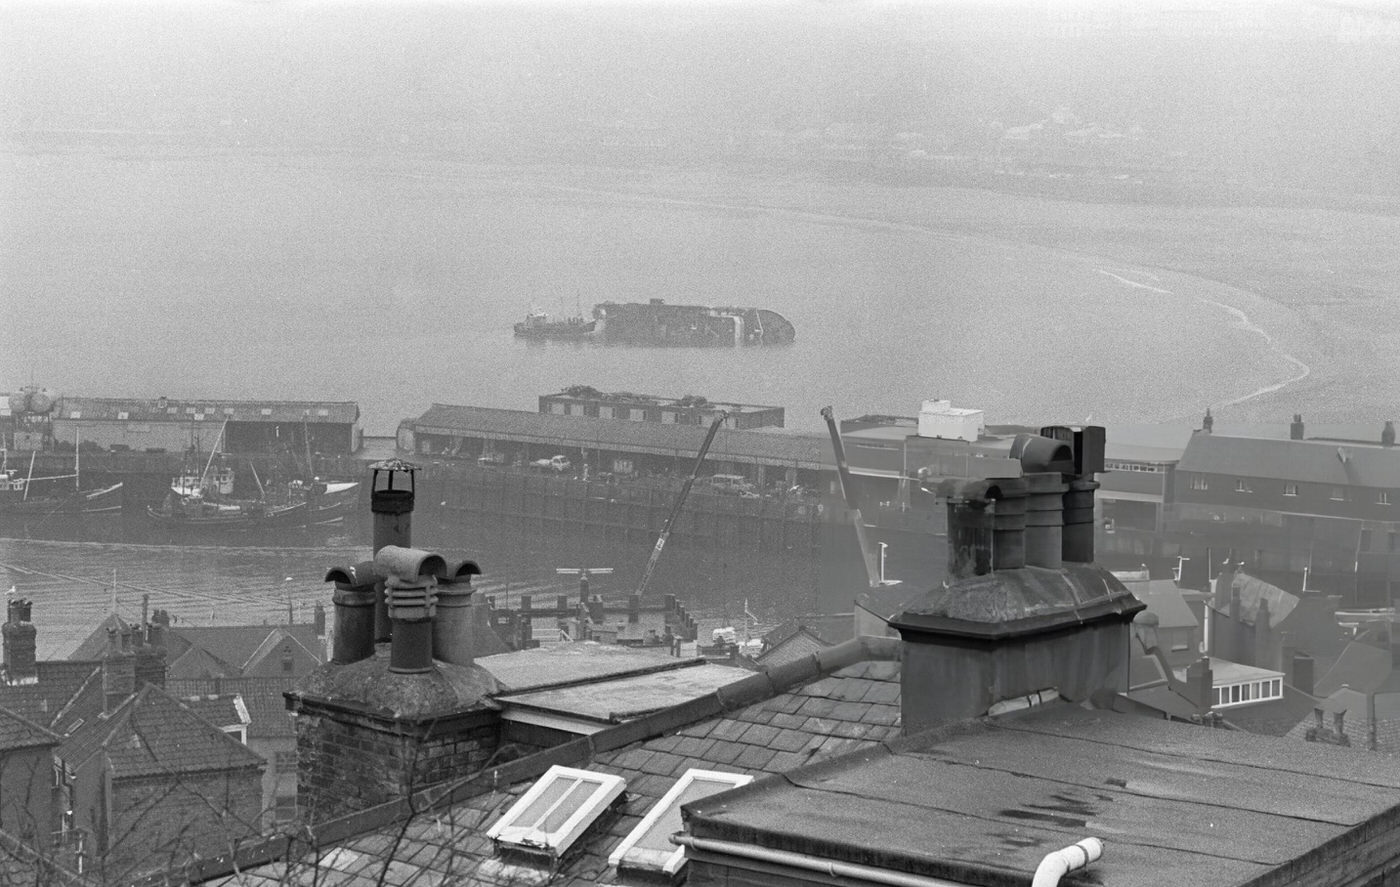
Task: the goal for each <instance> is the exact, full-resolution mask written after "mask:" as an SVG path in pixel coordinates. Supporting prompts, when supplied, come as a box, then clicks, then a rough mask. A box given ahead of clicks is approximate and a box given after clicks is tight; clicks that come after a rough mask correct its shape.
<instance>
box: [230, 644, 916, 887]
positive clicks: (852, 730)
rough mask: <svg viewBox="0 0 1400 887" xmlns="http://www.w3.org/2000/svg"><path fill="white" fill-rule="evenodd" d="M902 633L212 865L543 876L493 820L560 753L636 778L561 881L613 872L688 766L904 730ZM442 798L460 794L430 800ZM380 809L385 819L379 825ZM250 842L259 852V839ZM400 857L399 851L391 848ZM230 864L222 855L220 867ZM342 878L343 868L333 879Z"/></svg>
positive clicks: (429, 876)
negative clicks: (300, 842)
mask: <svg viewBox="0 0 1400 887" xmlns="http://www.w3.org/2000/svg"><path fill="white" fill-rule="evenodd" d="M897 658H898V641H896V640H894V639H893V638H857V639H855V640H852V641H850V642H848V643H845V644H841V645H838V646H836V647H831V648H827V649H826V650H823V651H822V652H821V653H819V654H818V655H816V656H812V657H809V658H808V659H806V660H805V661H801V662H795V663H791V664H789V665H784V666H780V667H776V668H771V669H768V670H765V671H761V672H758V673H753V674H750V675H749V676H748V677H746V678H744V679H742V680H740V681H738V682H737V683H734V684H731V685H729V686H727V687H724V688H721V689H720V690H717V691H715V692H714V693H711V694H708V695H707V696H705V697H703V698H700V699H695V700H692V701H690V702H686V703H683V704H681V705H678V706H675V707H673V708H671V709H667V710H665V711H662V712H658V713H656V714H654V715H649V716H647V717H644V718H640V719H638V720H636V721H631V722H627V723H624V724H620V725H618V726H616V727H611V728H608V729H607V730H604V731H602V732H599V733H595V734H593V735H592V736H588V737H582V738H580V739H578V740H574V741H571V742H568V743H565V744H564V745H561V746H556V747H554V748H551V749H548V750H545V751H543V752H539V753H537V754H534V755H530V756H527V757H525V758H521V759H518V760H516V761H512V762H510V763H509V764H504V765H502V766H500V767H496V768H493V769H492V770H489V771H484V772H482V773H480V774H477V775H476V776H474V777H471V778H469V779H467V780H464V781H463V782H461V783H459V784H457V785H456V786H449V787H445V788H443V789H439V790H429V791H428V792H427V793H425V794H423V795H422V796H421V797H420V798H419V799H418V800H417V801H416V802H415V803H414V806H413V808H412V809H413V810H416V811H420V815H417V816H415V817H413V818H411V819H409V820H408V821H407V823H406V824H405V822H404V821H402V820H401V819H396V818H395V814H396V813H399V812H407V811H408V810H409V809H410V808H409V804H408V802H406V801H405V802H396V803H393V804H388V805H385V806H384V807H382V808H376V809H375V810H373V811H362V812H361V813H358V814H353V815H351V816H349V817H346V818H344V819H342V820H333V821H332V822H329V823H321V824H319V825H318V826H317V835H318V837H319V838H320V839H321V843H320V845H319V850H318V851H317V853H316V854H315V855H314V857H312V858H313V859H319V861H320V864H319V867H318V866H312V865H303V864H300V863H298V864H294V865H293V866H291V868H290V869H289V868H288V867H287V866H286V865H285V864H284V863H281V862H276V863H272V864H269V865H263V866H262V867H261V868H252V867H251V866H250V864H249V863H259V862H265V861H267V859H269V858H276V859H281V858H282V854H283V853H284V852H285V848H286V840H285V839H280V840H276V841H269V842H268V843H267V844H266V845H265V847H266V853H267V854H269V855H268V856H264V857H262V858H258V857H257V856H256V855H250V856H248V857H246V858H245V859H244V860H243V862H242V864H240V865H238V866H237V871H239V872H241V873H242V874H239V875H230V873H231V872H233V871H234V870H235V869H234V866H233V865H232V864H231V863H230V862H229V861H227V860H211V861H209V862H207V863H205V864H204V865H205V866H206V868H204V869H203V871H207V872H213V871H221V872H222V873H224V875H225V876H226V877H225V878H224V879H223V880H220V881H215V882H212V883H219V884H247V885H258V887H263V885H268V887H270V885H271V884H273V883H278V884H288V883H306V884H310V883H312V882H316V883H335V884H337V885H342V887H370V885H376V884H379V883H381V882H380V876H381V874H382V875H384V881H383V883H393V884H396V885H401V887H412V885H429V884H432V885H438V884H444V883H453V884H458V883H460V884H499V885H502V887H504V885H506V884H521V883H527V884H528V883H533V882H535V881H539V880H540V879H541V878H542V873H540V872H535V873H533V877H531V873H530V872H528V871H526V870H522V869H520V868H519V867H517V866H505V865H502V864H500V863H499V862H498V861H496V860H495V858H494V850H493V848H492V846H491V842H490V841H488V840H487V839H486V838H485V837H484V835H485V831H486V828H487V827H488V826H489V825H490V824H491V823H492V822H493V821H494V820H495V818H496V817H497V816H499V815H500V813H502V812H504V810H505V809H507V808H508V807H509V806H510V805H511V804H512V803H514V801H515V799H516V798H518V797H519V796H520V794H522V793H523V792H524V791H525V789H527V788H528V787H529V786H530V785H531V784H533V783H534V781H535V780H536V779H537V778H538V777H539V776H540V775H541V774H542V773H544V772H545V770H547V769H548V768H549V766H550V765H551V764H564V765H567V766H573V767H586V768H589V769H593V770H598V771H601V772H606V773H615V774H618V775H621V776H623V777H624V778H625V779H626V780H627V802H626V804H625V806H624V808H623V809H622V810H621V812H620V813H618V814H616V815H615V816H613V817H612V818H610V819H605V820H604V821H602V822H600V823H599V824H598V825H597V826H596V827H595V830H594V831H592V832H590V834H589V835H587V836H585V838H584V849H583V851H582V852H580V853H577V854H575V855H573V856H572V857H571V858H568V859H566V860H565V863H564V868H563V869H562V870H561V871H560V873H559V874H558V875H557V876H556V877H555V878H553V879H552V880H550V883H551V884H552V885H572V884H577V885H589V887H596V885H598V884H599V883H600V882H602V883H607V881H606V879H605V877H604V876H605V874H606V871H607V869H608V866H607V856H608V854H609V853H610V852H612V850H613V849H614V848H615V847H616V846H617V844H618V843H619V842H620V841H621V840H622V837H623V836H625V835H626V834H627V832H628V831H630V830H631V829H632V827H633V826H635V825H636V824H637V823H638V822H639V821H640V820H641V818H642V816H643V815H644V814H645V813H646V811H647V810H648V809H649V808H650V807H651V806H652V805H653V804H654V803H655V802H656V801H657V800H658V799H659V798H660V797H661V796H662V795H663V794H665V792H666V791H667V790H668V789H669V788H670V787H671V786H672V785H673V784H674V783H675V781H676V779H678V778H679V777H680V776H681V775H682V774H683V773H685V771H686V770H687V769H690V768H702V769H707V770H719V771H723V772H729V773H750V774H766V773H767V774H771V773H781V772H784V771H785V770H789V769H792V768H795V767H798V766H801V765H803V764H805V763H807V762H809V761H812V760H819V759H823V758H826V757H830V756H833V755H839V754H842V753H845V752H851V751H868V750H871V749H874V748H876V747H878V746H879V745H880V744H881V743H883V742H886V741H889V740H892V739H893V738H895V737H897V736H898V735H899V733H900V705H899V693H900V685H899V676H900V668H899V662H898V661H897ZM432 799H441V800H448V801H450V802H451V803H450V804H448V805H445V806H444V807H441V808H439V809H428V807H429V806H430V805H431V804H432ZM375 820H378V824H377V825H373V827H372V828H367V825H369V824H372V823H374V822H375ZM249 852H250V853H254V851H253V850H251V849H250V851H249ZM390 856H391V857H392V858H389V857H390ZM220 866H222V868H220ZM328 879H330V880H328Z"/></svg>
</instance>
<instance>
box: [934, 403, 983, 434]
mask: <svg viewBox="0 0 1400 887" xmlns="http://www.w3.org/2000/svg"><path fill="white" fill-rule="evenodd" d="M985 428H986V420H985V418H984V414H983V412H982V410H969V409H963V408H961V407H955V406H953V403H952V401H948V400H926V401H924V405H923V406H922V407H920V408H919V437H941V438H943V439H945V440H966V441H970V442H973V443H975V442H976V441H977V439H978V438H979V437H981V436H982V431H983V430H984V429H985Z"/></svg>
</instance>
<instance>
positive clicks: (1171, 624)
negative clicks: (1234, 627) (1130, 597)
mask: <svg viewBox="0 0 1400 887" xmlns="http://www.w3.org/2000/svg"><path fill="white" fill-rule="evenodd" d="M1123 584H1124V585H1126V586H1127V587H1128V590H1129V591H1131V592H1132V593H1133V594H1134V595H1136V596H1137V599H1138V600H1140V601H1142V602H1143V603H1144V604H1147V612H1149V613H1152V614H1154V615H1155V616H1156V617H1157V627H1158V628H1163V629H1174V628H1198V627H1199V626H1200V622H1198V621H1197V620H1196V614H1195V613H1193V612H1191V608H1190V607H1189V606H1187V604H1186V598H1184V597H1182V594H1181V589H1179V588H1177V586H1176V583H1175V582H1173V581H1172V580H1170V579H1149V580H1148V581H1146V582H1142V581H1140V580H1125V581H1124V582H1123Z"/></svg>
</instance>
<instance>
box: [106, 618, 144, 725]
mask: <svg viewBox="0 0 1400 887" xmlns="http://www.w3.org/2000/svg"><path fill="white" fill-rule="evenodd" d="M130 641H131V631H130V630H129V629H128V630H125V631H121V632H118V631H117V629H115V628H109V629H107V655H106V656H104V657H103V658H102V694H103V710H104V711H108V712H111V711H113V710H115V709H116V707H117V706H119V705H121V704H122V703H123V702H125V701H126V698H127V697H128V696H130V695H131V694H132V693H135V692H136V656H135V655H134V654H133V653H132V652H131V650H130V649H128V648H129V647H130Z"/></svg>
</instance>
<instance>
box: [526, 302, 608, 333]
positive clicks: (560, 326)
mask: <svg viewBox="0 0 1400 887" xmlns="http://www.w3.org/2000/svg"><path fill="white" fill-rule="evenodd" d="M597 326H598V322H597V321H596V320H589V319H587V318H585V317H583V316H582V315H575V316H573V317H565V318H562V319H559V318H551V317H550V315H548V314H546V313H545V312H543V311H540V310H539V309H536V310H534V311H531V312H530V313H529V314H526V315H525V319H524V320H523V321H521V322H520V323H517V324H516V325H515V335H516V337H517V338H521V339H584V338H587V337H588V336H591V335H592V334H593V330H594V329H596V328H597Z"/></svg>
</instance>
